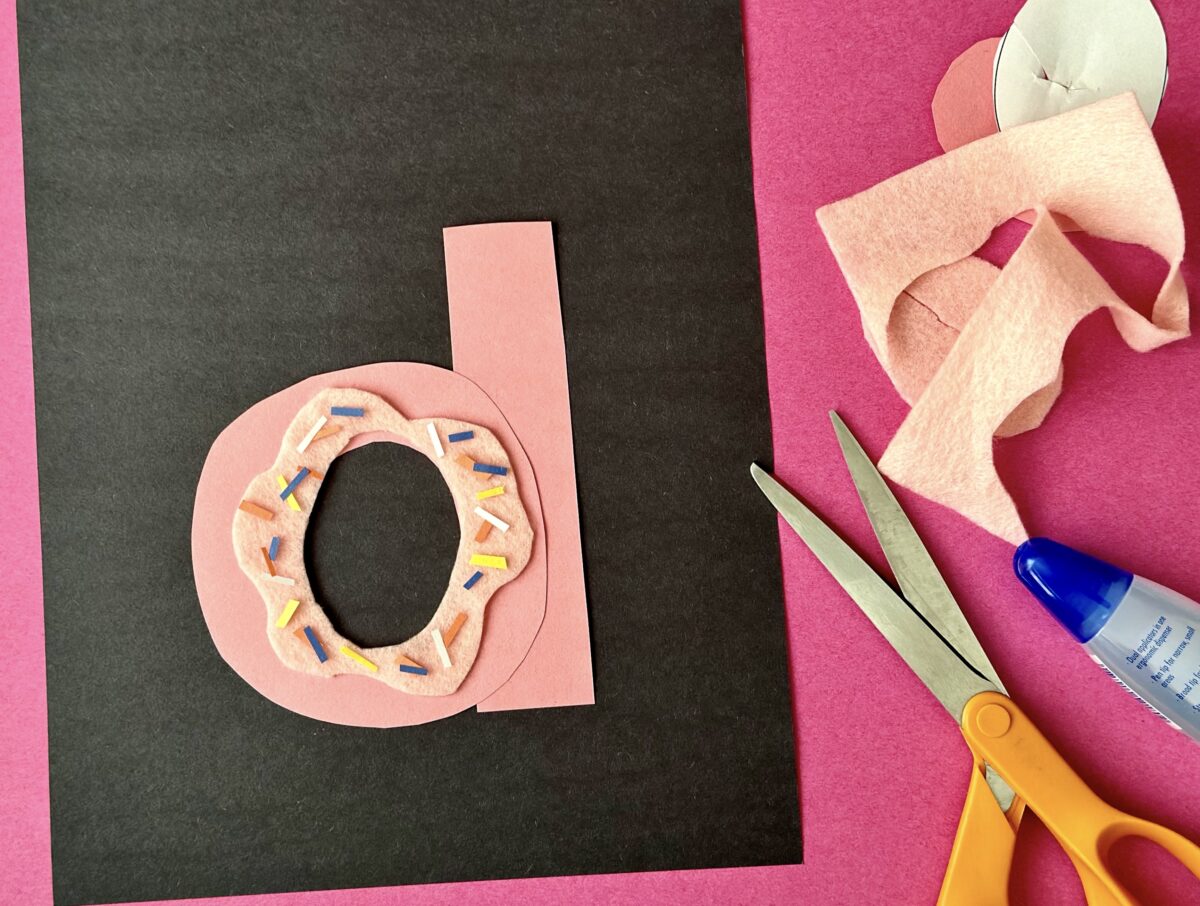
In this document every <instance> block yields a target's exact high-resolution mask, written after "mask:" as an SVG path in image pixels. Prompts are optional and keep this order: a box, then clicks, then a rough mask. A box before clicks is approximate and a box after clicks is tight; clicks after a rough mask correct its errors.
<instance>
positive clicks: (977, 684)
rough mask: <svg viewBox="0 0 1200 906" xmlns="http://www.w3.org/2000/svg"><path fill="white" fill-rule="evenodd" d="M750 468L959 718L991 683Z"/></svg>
mask: <svg viewBox="0 0 1200 906" xmlns="http://www.w3.org/2000/svg"><path fill="white" fill-rule="evenodd" d="M750 474H751V475H752V476H753V477H754V480H755V482H757V484H758V486H759V488H760V489H761V490H762V492H763V493H764V494H765V495H766V496H767V499H768V500H770V501H771V504H772V505H773V506H774V507H775V509H776V510H778V511H779V513H780V515H782V516H783V518H784V519H785V520H787V523H788V525H790V526H791V527H792V528H793V529H795V531H796V534H797V535H799V536H800V540H801V541H803V542H804V543H805V544H806V545H808V549H809V550H811V551H812V552H813V554H815V555H816V557H817V559H818V560H820V561H821V563H822V564H823V565H824V566H825V568H826V569H827V570H829V572H830V574H831V575H832V576H833V577H834V578H835V579H837V581H838V584H839V585H841V586H842V588H844V589H845V590H846V593H847V594H848V595H850V597H851V598H853V599H854V603H856V604H857V605H858V606H859V608H860V609H861V610H862V612H863V613H865V614H866V615H867V618H868V619H869V620H870V621H871V622H872V623H874V624H875V628H876V629H878V630H879V631H880V632H881V633H882V634H883V637H884V638H885V639H887V640H888V641H889V642H890V643H891V645H892V647H893V648H895V649H896V651H897V652H898V653H899V654H900V656H901V657H902V658H904V661H905V663H907V664H908V666H909V667H910V668H911V669H912V671H913V672H914V673H915V674H916V675H917V676H918V677H920V679H921V681H922V682H923V683H924V684H925V685H926V686H928V687H929V691H930V692H932V693H933V694H934V697H935V698H937V700H938V701H940V702H941V703H942V704H943V705H944V706H945V708H946V710H947V711H949V712H950V714H951V716H952V717H953V718H954V720H955V721H957V722H959V723H961V722H962V712H963V707H964V706H965V705H966V703H967V701H968V700H969V699H970V698H972V697H973V696H975V695H977V694H979V693H980V692H986V691H989V690H995V689H996V687H995V686H994V685H993V684H992V683H990V682H988V681H987V680H986V679H984V678H983V677H981V676H979V675H978V674H976V673H975V672H974V671H972V670H971V669H970V668H969V667H968V666H967V665H966V664H964V663H963V661H962V660H961V659H960V658H959V656H958V655H957V654H956V653H955V652H954V651H953V649H951V647H950V645H949V643H947V642H945V641H943V640H942V639H941V638H939V636H938V634H937V633H936V632H934V631H933V630H932V629H930V628H929V626H927V625H926V623H925V621H924V620H923V619H922V618H921V617H920V616H918V615H917V612H916V611H915V610H913V609H912V607H910V606H909V604H908V602H907V601H905V600H904V599H903V598H901V597H900V596H899V595H898V594H896V592H894V591H893V590H892V588H891V586H889V585H888V584H887V583H886V582H884V581H883V579H881V578H880V577H879V574H878V573H876V572H875V570H873V569H871V567H870V566H868V565H867V563H866V562H865V561H864V560H863V559H862V558H861V557H859V556H858V554H856V553H855V552H854V551H853V550H852V549H851V548H850V546H849V545H848V544H846V542H845V541H843V540H842V539H841V538H839V537H838V536H837V535H836V534H834V532H833V530H832V529H830V528H829V526H827V525H826V524H825V523H824V522H822V521H821V519H820V518H819V517H818V516H817V515H816V514H815V513H813V512H812V511H811V510H810V509H808V507H806V506H805V505H804V504H802V503H801V502H800V501H799V500H797V499H796V498H795V497H793V496H792V495H791V494H790V493H789V492H788V491H787V490H786V489H785V488H784V487H783V486H782V485H781V484H779V482H777V481H776V480H775V479H774V478H772V477H771V476H770V475H768V474H767V473H766V472H764V471H763V470H762V469H760V468H759V467H758V466H757V465H751V466H750Z"/></svg>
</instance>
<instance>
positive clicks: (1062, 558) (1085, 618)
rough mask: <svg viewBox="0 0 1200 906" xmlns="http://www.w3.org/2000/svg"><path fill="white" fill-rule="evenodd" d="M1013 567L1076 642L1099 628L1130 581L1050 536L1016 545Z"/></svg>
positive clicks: (1122, 572) (1122, 573)
mask: <svg viewBox="0 0 1200 906" xmlns="http://www.w3.org/2000/svg"><path fill="white" fill-rule="evenodd" d="M1013 569H1014V570H1015V571H1016V573H1017V578H1019V579H1020V580H1021V581H1022V582H1023V583H1025V587H1026V588H1028V589H1029V590H1030V591H1031V592H1033V594H1034V596H1035V597H1036V598H1037V599H1038V600H1039V601H1041V602H1042V604H1043V605H1044V606H1045V608H1046V609H1047V610H1049V611H1050V612H1051V613H1052V614H1054V616H1055V618H1056V619H1057V620H1058V622H1060V623H1062V624H1063V626H1065V627H1066V628H1067V630H1068V631H1069V632H1070V633H1071V634H1072V635H1073V636H1075V638H1077V639H1079V641H1081V642H1087V641H1089V640H1090V639H1091V638H1092V637H1093V636H1094V635H1095V634H1096V633H1097V632H1099V631H1100V630H1101V629H1102V628H1103V627H1104V624H1105V623H1107V622H1108V618H1109V617H1110V616H1112V613H1113V611H1114V610H1116V609H1117V605H1118V604H1120V603H1121V601H1122V600H1124V598H1125V593H1126V592H1127V591H1129V585H1130V583H1132V582H1133V574H1132V573H1128V572H1126V571H1125V570H1123V569H1118V568H1117V567H1115V566H1113V565H1112V564H1111V563H1105V562H1104V561H1103V560H1097V559H1096V558H1095V557H1089V556H1088V555H1087V554H1082V553H1080V552H1079V551H1077V550H1075V549H1073V548H1070V547H1067V546H1066V545H1065V544H1059V543H1058V542H1057V541H1051V540H1050V539H1049V538H1030V539H1029V540H1028V541H1026V542H1025V543H1024V544H1022V545H1021V546H1020V547H1018V548H1017V552H1016V553H1015V554H1014V555H1013Z"/></svg>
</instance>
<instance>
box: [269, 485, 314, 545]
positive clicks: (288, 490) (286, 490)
mask: <svg viewBox="0 0 1200 906" xmlns="http://www.w3.org/2000/svg"><path fill="white" fill-rule="evenodd" d="M307 475H308V466H305V467H304V468H302V469H301V470H300V471H299V472H297V473H296V477H295V478H293V479H292V480H291V481H289V482H288V485H287V487H286V488H284V489H283V490H282V491H280V492H279V499H280V500H287V499H288V497H289V496H291V493H292V491H294V490H296V486H297V485H298V484H300V482H302V481H303V480H304V479H305V476H307ZM271 559H272V560H274V559H275V558H274V557H272V558H271Z"/></svg>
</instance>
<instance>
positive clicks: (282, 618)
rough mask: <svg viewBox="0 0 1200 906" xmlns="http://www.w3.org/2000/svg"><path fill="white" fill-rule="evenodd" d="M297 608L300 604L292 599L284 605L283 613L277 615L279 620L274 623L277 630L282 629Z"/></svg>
mask: <svg viewBox="0 0 1200 906" xmlns="http://www.w3.org/2000/svg"><path fill="white" fill-rule="evenodd" d="M299 606H300V602H299V601H297V600H296V599H295V598H292V599H291V600H290V601H288V602H287V604H286V605H284V608H283V613H281V614H280V615H279V619H278V620H276V621H275V626H276V627H277V628H279V629H283V627H284V626H286V625H287V624H288V621H289V620H290V619H291V618H292V614H294V613H295V612H296V608H297V607H299Z"/></svg>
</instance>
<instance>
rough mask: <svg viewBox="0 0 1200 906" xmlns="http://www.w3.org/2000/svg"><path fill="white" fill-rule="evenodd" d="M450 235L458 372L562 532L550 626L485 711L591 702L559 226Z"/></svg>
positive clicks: (551, 569) (554, 561)
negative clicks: (506, 429) (510, 440)
mask: <svg viewBox="0 0 1200 906" xmlns="http://www.w3.org/2000/svg"><path fill="white" fill-rule="evenodd" d="M442 238H443V242H444V243H445V249H446V289H447V293H448V296H449V301H450V334H451V343H452V348H453V352H454V370H455V371H457V372H460V373H461V374H464V375H466V376H467V377H469V378H471V380H473V381H475V382H476V383H477V384H479V386H480V387H482V388H483V389H484V391H485V392H487V393H488V395H490V396H491V397H492V399H493V400H495V402H496V405H498V406H499V407H500V409H501V411H502V412H503V413H504V415H505V417H506V418H508V420H509V423H510V424H511V425H512V427H513V430H514V431H516V434H517V437H519V438H520V440H521V444H522V445H523V446H524V447H525V452H526V453H528V454H529V459H530V461H531V462H532V463H533V470H534V475H535V476H536V478H537V484H538V491H539V493H540V495H541V498H542V508H543V518H544V520H545V525H546V537H547V538H548V539H551V540H550V541H549V543H548V544H547V546H546V554H547V573H548V575H547V600H546V617H545V620H544V621H543V623H542V628H541V631H540V632H538V635H537V638H536V639H534V642H533V647H532V648H531V649H530V651H529V654H528V656H527V657H526V658H525V661H524V662H523V663H522V664H521V666H520V667H519V668H518V669H517V672H516V673H514V674H513V676H512V678H511V679H510V680H509V681H508V682H507V683H505V684H504V685H503V686H501V687H500V688H499V689H498V690H496V692H494V693H493V694H492V695H491V696H490V697H489V698H486V699H484V700H483V701H482V702H480V703H479V710H480V711H509V710H515V709H520V708H547V707H554V706H564V705H591V704H594V703H595V701H596V698H595V694H594V692H593V689H592V657H591V644H590V640H589V636H588V616H587V596H586V592H585V590H584V583H583V552H582V547H581V543H580V536H579V504H578V494H577V493H576V487H575V452H574V448H573V445H572V432H571V404H570V399H569V397H568V394H567V355H566V345H565V342H564V340H563V327H562V309H561V307H560V302H559V297H558V274H557V270H556V267H555V261H554V236H553V232H552V228H551V224H550V223H549V222H545V221H532V222H524V223H487V224H478V225H474V226H461V227H450V228H447V229H446V230H444V231H443V233H442Z"/></svg>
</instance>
